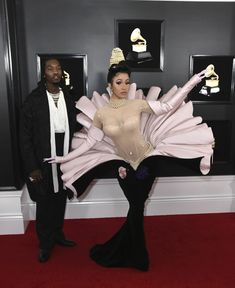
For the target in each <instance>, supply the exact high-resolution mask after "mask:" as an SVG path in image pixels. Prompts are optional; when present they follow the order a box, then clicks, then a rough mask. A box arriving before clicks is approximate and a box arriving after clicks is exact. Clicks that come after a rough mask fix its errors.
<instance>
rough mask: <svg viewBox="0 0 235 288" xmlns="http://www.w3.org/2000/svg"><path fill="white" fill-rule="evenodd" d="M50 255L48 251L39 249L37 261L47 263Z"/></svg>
mask: <svg viewBox="0 0 235 288" xmlns="http://www.w3.org/2000/svg"><path fill="white" fill-rule="evenodd" d="M50 256H51V253H50V251H48V250H44V249H40V250H39V255H38V261H39V262H41V263H43V262H47V261H48V259H49V258H50Z"/></svg>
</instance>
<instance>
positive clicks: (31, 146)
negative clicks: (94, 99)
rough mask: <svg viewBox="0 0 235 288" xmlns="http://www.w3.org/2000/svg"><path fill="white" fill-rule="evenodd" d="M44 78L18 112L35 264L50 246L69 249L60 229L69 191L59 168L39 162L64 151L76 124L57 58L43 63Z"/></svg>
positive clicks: (48, 252) (69, 243)
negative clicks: (33, 220) (32, 214)
mask: <svg viewBox="0 0 235 288" xmlns="http://www.w3.org/2000/svg"><path fill="white" fill-rule="evenodd" d="M44 65H45V67H44V69H43V70H42V71H44V77H43V80H42V81H41V82H39V83H38V87H37V88H36V89H35V90H33V91H32V92H31V93H30V94H29V96H28V97H27V98H26V100H25V102H24V104H23V107H22V113H21V125H20V146H21V152H22V159H23V165H24V171H25V177H26V184H27V187H28V191H29V194H30V197H31V199H32V200H33V201H35V202H36V231H37V236H38V239H39V248H40V250H39V258H38V260H39V262H46V261H47V260H48V259H49V258H50V255H51V252H52V249H53V247H54V245H55V244H58V245H62V246H66V247H72V246H75V245H76V243H75V242H74V241H71V240H67V239H66V238H65V236H64V233H63V223H64V214H65V207H66V201H67V197H68V196H69V195H68V193H69V191H67V190H64V187H63V183H62V180H61V172H60V169H59V166H57V164H56V165H54V164H53V165H51V164H48V163H47V162H44V160H43V159H44V158H46V157H51V156H53V155H61V156H63V155H65V154H67V153H68V151H69V147H70V143H71V138H72V135H73V133H74V132H75V129H76V128H77V127H76V108H75V101H74V99H73V98H72V96H71V95H70V94H69V91H68V90H67V89H66V86H65V85H64V84H63V81H62V80H63V71H62V68H61V65H60V63H59V61H58V60H57V59H47V60H46V61H45V64H44Z"/></svg>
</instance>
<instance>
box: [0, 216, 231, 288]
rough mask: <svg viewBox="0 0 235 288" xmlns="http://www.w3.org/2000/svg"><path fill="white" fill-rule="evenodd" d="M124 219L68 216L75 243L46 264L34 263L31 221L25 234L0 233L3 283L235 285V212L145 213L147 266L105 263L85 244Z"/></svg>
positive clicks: (47, 287) (56, 287) (30, 287)
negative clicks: (108, 265) (144, 268)
mask: <svg viewBox="0 0 235 288" xmlns="http://www.w3.org/2000/svg"><path fill="white" fill-rule="evenodd" d="M123 221H124V220H123V219H122V218H111V219H110V218H109V219H107V218H106V219H82V220H66V221H65V232H66V235H67V237H68V238H70V239H73V240H75V241H77V243H78V245H77V246H76V247H75V248H64V247H59V246H56V247H55V249H54V250H53V254H52V257H51V259H50V260H49V261H48V262H47V263H42V264H40V263H38V262H37V252H38V251H37V239H36V236H35V231H34V229H35V226H34V225H35V223H34V222H31V223H30V225H29V227H28V229H27V232H26V233H25V235H9V236H7V235H6V236H0V247H1V254H0V261H1V262H0V263H1V264H0V275H1V277H0V286H1V287H3V288H21V287H22V288H75V287H76V288H77V287H78V288H91V287H92V288H125V287H141V288H149V287H151V288H205V287H206V288H208V287H209V288H234V287H235V214H208V215H185V216H155V217H146V218H145V231H146V238H147V239H146V240H147V243H148V249H149V254H150V271H149V272H140V271H137V270H134V269H126V268H123V269H120V268H103V267H100V266H98V265H96V264H95V263H94V262H92V261H91V260H90V259H89V256H88V253H89V248H90V247H91V246H92V245H93V244H95V243H98V242H103V241H105V240H107V239H108V238H109V237H110V236H111V235H112V234H113V233H114V232H115V231H116V230H117V229H118V228H119V227H120V225H121V224H122V223H123Z"/></svg>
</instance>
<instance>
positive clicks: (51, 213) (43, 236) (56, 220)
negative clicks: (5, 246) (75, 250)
mask: <svg viewBox="0 0 235 288" xmlns="http://www.w3.org/2000/svg"><path fill="white" fill-rule="evenodd" d="M55 138H56V154H57V155H58V156H59V155H63V146H64V134H63V133H56V134H55ZM47 165H50V164H47ZM49 171H50V177H49V182H50V183H49V189H47V190H48V191H45V193H42V195H40V197H37V200H36V232H37V236H38V239H39V247H40V248H41V249H45V250H51V249H52V248H53V246H54V244H55V241H56V240H57V239H64V233H63V224H64V214H65V207H66V201H67V192H66V190H64V189H63V183H62V180H61V172H60V169H59V165H58V166H57V172H58V182H59V192H57V193H55V192H54V190H53V181H52V174H51V169H49ZM47 178H48V177H47ZM47 187H48V186H47Z"/></svg>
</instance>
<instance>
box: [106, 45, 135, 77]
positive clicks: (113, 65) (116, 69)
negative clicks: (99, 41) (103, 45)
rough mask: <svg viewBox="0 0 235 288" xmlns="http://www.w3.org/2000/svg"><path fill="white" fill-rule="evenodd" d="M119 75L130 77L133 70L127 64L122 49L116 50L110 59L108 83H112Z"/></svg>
mask: <svg viewBox="0 0 235 288" xmlns="http://www.w3.org/2000/svg"><path fill="white" fill-rule="evenodd" d="M118 73H127V74H128V76H129V77H130V75H131V70H130V68H129V67H128V65H127V63H126V62H125V58H124V55H123V52H122V50H121V49H120V48H114V49H113V50H112V55H111V58H110V67H109V71H108V75H107V82H108V83H112V80H113V78H114V77H115V76H116V75H117V74H118Z"/></svg>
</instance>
